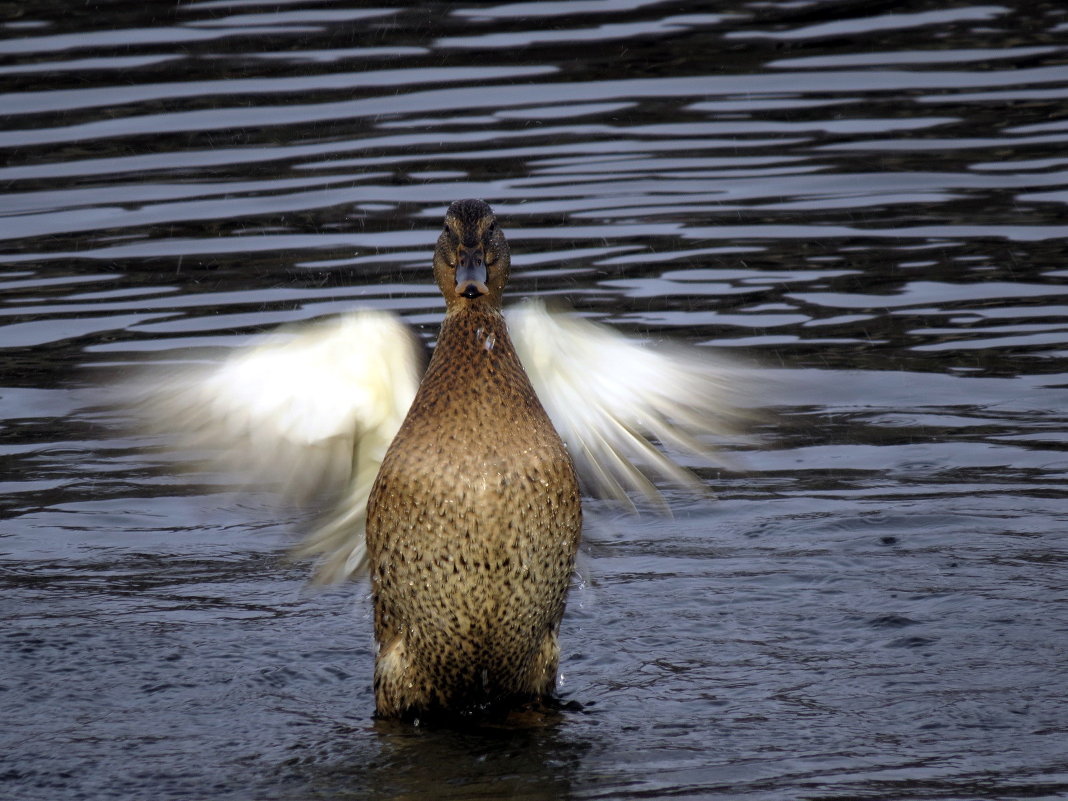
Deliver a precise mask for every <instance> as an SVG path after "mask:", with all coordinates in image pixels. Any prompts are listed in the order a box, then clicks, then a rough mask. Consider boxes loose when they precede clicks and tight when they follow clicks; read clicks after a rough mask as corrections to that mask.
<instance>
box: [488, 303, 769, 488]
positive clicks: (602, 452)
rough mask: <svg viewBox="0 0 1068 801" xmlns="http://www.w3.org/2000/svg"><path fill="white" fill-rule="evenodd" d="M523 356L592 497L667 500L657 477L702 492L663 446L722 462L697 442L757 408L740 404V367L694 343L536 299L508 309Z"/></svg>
mask: <svg viewBox="0 0 1068 801" xmlns="http://www.w3.org/2000/svg"><path fill="white" fill-rule="evenodd" d="M507 316H508V327H509V331H510V332H511V335H512V340H513V343H514V344H515V347H516V350H517V352H518V353H519V358H520V361H521V362H522V363H523V367H524V369H526V371H527V374H528V375H529V376H530V380H531V383H532V384H533V385H534V390H535V392H537V394H538V398H539V399H540V400H541V402H542V405H543V406H544V407H545V411H546V412H547V413H548V414H549V417H550V418H551V419H552V421H553V425H554V426H556V430H557V432H558V433H559V434H560V436H561V438H562V439H563V440H564V442H566V443H567V446H568V449H569V450H570V452H571V456H572V458H573V459H574V460H575V465H576V467H577V468H578V470H579V473H580V475H581V476H582V478H583V481H584V483H585V485H586V491H587V492H590V493H591V494H594V495H600V496H609V497H613V498H617V499H619V500H622V501H624V502H626V503H630V499H629V496H628V493H631V492H634V493H639V494H641V495H643V496H645V498H647V499H648V500H650V501H652V502H653V503H656V504H658V505H664V502H663V498H662V497H661V495H660V492H659V490H657V488H656V486H655V485H654V484H653V482H652V480H651V479H653V478H659V479H662V480H665V479H666V480H667V481H669V482H672V483H675V484H678V485H681V486H684V487H689V488H693V489H702V488H703V485H702V484H701V481H700V479H698V478H697V476H695V475H693V473H691V472H690V471H689V470H687V469H685V468H683V467H682V466H680V465H679V464H678V463H676V462H675V461H674V460H672V459H671V458H670V457H668V456H667V455H666V454H665V453H664V452H663V451H662V450H660V449H659V448H658V447H657V446H656V444H654V443H656V442H658V443H660V444H661V445H662V446H668V447H670V448H675V449H678V450H681V451H683V452H687V453H690V454H696V455H698V456H700V457H702V458H703V459H705V460H708V461H712V462H716V463H720V464H726V462H727V460H726V459H724V458H723V457H722V456H721V455H720V454H718V453H717V451H716V449H715V448H714V447H713V446H712V445H710V444H707V443H706V442H704V441H702V439H699V437H703V436H705V435H712V436H731V435H736V434H737V432H738V427H739V426H738V424H740V423H742V422H743V421H745V420H746V419H749V418H752V417H753V415H752V413H751V412H749V411H748V410H746V409H744V408H742V407H741V404H743V403H745V402H746V400H747V398H748V395H749V391H748V388H747V382H746V381H745V380H744V378H743V374H744V370H742V369H741V368H740V367H738V366H737V365H735V364H734V363H733V362H731V361H729V360H727V359H724V358H722V357H717V356H715V355H713V354H712V353H709V352H706V351H704V350H702V349H697V348H685V347H682V346H678V345H674V346H658V347H651V346H644V345H642V344H640V343H638V342H635V341H634V340H631V339H628V338H627V337H625V336H623V335H622V334H620V333H618V332H616V331H613V330H612V329H610V328H608V327H606V326H603V325H598V324H596V323H592V322H590V321H588V320H583V319H582V318H579V317H576V316H574V315H572V314H566V313H557V312H551V311H549V310H548V309H546V307H545V306H544V304H542V303H540V302H536V301H532V302H528V303H525V304H523V305H521V306H519V307H517V308H515V309H512V310H509V312H508V313H507Z"/></svg>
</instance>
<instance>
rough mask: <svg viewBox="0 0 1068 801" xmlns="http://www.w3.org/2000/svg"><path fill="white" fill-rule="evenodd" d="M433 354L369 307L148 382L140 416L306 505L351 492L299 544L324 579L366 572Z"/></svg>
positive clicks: (138, 401) (142, 386)
mask: <svg viewBox="0 0 1068 801" xmlns="http://www.w3.org/2000/svg"><path fill="white" fill-rule="evenodd" d="M423 361H424V359H423V352H422V346H421V344H420V343H419V341H418V339H417V337H416V336H415V334H414V333H413V332H412V331H410V330H409V329H408V327H407V326H405V325H404V324H403V323H402V322H401V321H400V320H399V319H397V318H396V317H395V316H393V315H391V314H388V313H384V312H377V311H370V310H364V311H359V312H355V313H352V314H347V315H344V316H340V317H335V318H331V319H328V320H325V321H322V322H316V323H311V324H305V325H298V326H293V327H292V328H289V329H283V330H281V331H280V332H278V333H276V334H272V335H271V336H269V337H268V338H266V339H265V340H263V341H261V343H260V344H257V345H255V346H253V347H251V348H247V349H242V350H241V351H240V352H238V353H236V354H234V355H233V356H231V357H229V358H228V359H226V360H225V361H223V362H222V363H219V364H210V365H198V366H195V367H187V368H177V369H172V370H170V371H169V372H167V373H155V374H153V375H152V376H149V377H148V378H143V379H141V380H140V381H139V382H138V383H137V384H136V386H135V387H134V389H133V393H134V396H133V398H132V401H133V404H134V406H135V409H136V410H137V411H139V412H140V413H141V415H142V417H143V419H145V421H146V422H147V423H148V425H149V427H150V428H151V429H152V430H154V431H156V432H159V433H168V434H173V435H175V437H176V441H177V444H178V445H179V446H180V447H182V448H183V449H187V450H195V451H200V452H203V454H204V455H205V458H206V459H207V460H208V461H209V462H213V463H215V464H216V465H219V466H222V467H224V468H226V469H229V470H234V471H237V472H239V473H243V474H245V475H247V476H248V477H249V479H250V480H255V481H257V482H264V483H267V484H270V485H272V486H274V487H276V488H277V489H278V490H279V491H280V492H282V493H283V494H284V495H285V496H286V497H287V498H289V499H291V500H297V501H306V500H308V499H310V498H312V497H314V496H316V495H319V494H321V493H324V492H334V493H336V492H337V491H338V490H339V489H341V488H344V490H343V495H342V496H341V499H340V501H339V503H338V504H337V508H336V510H335V512H334V514H333V515H332V516H331V517H330V518H328V519H327V520H326V522H325V523H324V524H323V525H322V526H321V527H320V528H319V529H318V530H316V531H315V532H313V533H312V534H311V535H310V536H309V537H308V538H307V539H305V540H304V541H303V542H302V543H301V544H300V545H299V546H298V547H297V553H298V554H299V555H301V556H309V555H315V556H320V557H321V560H320V564H319V566H318V569H317V572H316V576H315V581H316V582H321V583H329V582H334V581H341V580H343V579H345V578H347V577H349V576H350V575H352V574H354V573H356V572H358V571H359V570H361V569H362V568H363V567H364V564H365V561H366V550H365V545H364V523H365V519H366V510H367V496H368V495H369V493H370V491H371V484H372V483H373V482H374V479H375V476H376V475H377V474H378V468H379V466H380V465H381V463H382V458H383V456H384V455H385V452H386V448H387V447H388V446H389V443H390V442H391V441H392V440H393V437H394V436H395V435H396V433H397V429H398V428H400V424H401V422H402V421H403V420H404V416H405V414H407V412H408V407H409V406H410V405H411V402H412V398H414V397H415V391H416V388H417V387H418V385H419V377H420V375H421V374H422V368H423Z"/></svg>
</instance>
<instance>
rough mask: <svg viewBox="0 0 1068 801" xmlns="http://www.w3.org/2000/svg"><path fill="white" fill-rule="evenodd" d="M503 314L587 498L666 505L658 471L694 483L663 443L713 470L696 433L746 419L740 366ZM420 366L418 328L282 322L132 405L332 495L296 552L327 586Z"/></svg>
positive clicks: (276, 475)
mask: <svg viewBox="0 0 1068 801" xmlns="http://www.w3.org/2000/svg"><path fill="white" fill-rule="evenodd" d="M507 317H508V322H509V327H510V331H511V337H512V340H513V342H514V344H515V347H516V350H517V352H518V353H519V357H520V360H521V361H522V363H523V366H524V368H525V369H526V371H527V373H528V374H529V376H530V379H531V383H532V384H533V385H534V389H535V391H536V392H537V394H538V397H539V398H540V400H541V402H542V405H543V406H544V407H545V410H546V412H548V414H549V416H550V418H551V419H552V421H553V424H554V425H555V426H556V429H557V431H558V432H559V433H560V436H561V437H562V438H563V439H564V441H565V442H566V443H567V445H568V448H569V450H570V452H571V454H572V457H573V458H574V459H575V463H576V467H577V468H578V469H579V472H580V474H581V475H582V476H583V478H584V483H585V485H586V490H587V491H588V492H589V493H591V494H594V495H602V496H609V497H614V498H617V499H619V500H622V501H624V502H626V503H631V500H630V497H629V496H630V493H639V494H641V495H643V496H644V497H645V498H647V499H649V500H650V501H652V502H654V503H657V504H660V505H663V498H662V497H661V495H660V492H659V490H658V489H657V487H656V485H655V484H654V483H653V480H654V479H656V480H661V481H662V480H667V481H669V482H673V483H675V484H678V485H681V486H685V487H689V488H691V489H697V490H700V489H702V488H703V484H702V482H701V481H700V479H698V478H697V477H696V476H694V475H693V474H692V473H690V472H689V471H688V470H686V469H685V468H683V467H682V466H680V465H679V464H678V463H677V462H675V461H674V460H673V459H672V458H670V457H669V456H668V455H667V454H665V453H664V452H663V451H662V450H661V447H662V446H664V445H666V446H668V447H671V448H674V449H678V450H681V451H683V452H687V453H690V454H696V455H698V456H700V457H702V458H704V459H706V460H709V461H716V462H720V463H723V462H724V460H723V459H722V458H721V457H719V456H718V454H717V452H716V451H715V449H714V447H712V446H711V445H710V444H708V443H707V442H705V441H704V440H702V439H700V437H705V436H706V435H712V436H716V435H729V434H732V433H734V430H735V424H736V423H738V422H741V421H742V420H744V419H745V418H747V417H749V416H750V415H749V413H748V412H747V411H745V410H743V409H742V408H740V407H739V406H738V405H737V404H739V403H741V402H743V401H744V399H745V398H746V391H745V390H746V384H745V382H744V381H743V378H742V376H743V374H744V370H741V369H739V368H737V367H736V366H735V365H734V364H733V363H732V362H730V361H728V360H726V359H723V358H721V357H717V356H714V355H713V354H711V353H709V352H707V351H705V350H703V349H697V348H688V349H687V348H682V347H680V346H662V347H651V346H646V345H643V344H640V343H638V342H635V341H633V340H631V339H628V338H627V337H625V336H623V335H621V334H619V333H617V332H615V331H613V330H612V329H610V328H608V327H606V326H603V325H598V324H595V323H591V322H589V321H587V320H583V319H581V318H579V317H576V316H574V315H571V314H564V313H556V312H550V311H548V310H547V309H546V308H545V306H544V305H543V304H542V303H539V302H529V303H526V304H523V305H521V306H519V307H518V308H515V309H512V310H509V311H508V312H507ZM422 370H423V354H422V348H421V346H420V344H419V342H418V339H417V338H416V336H415V334H414V333H413V332H412V331H411V330H410V329H409V328H408V327H407V326H405V325H404V324H403V323H402V322H401V321H400V320H398V319H397V318H396V317H395V316H393V315H391V314H387V313H384V312H377V311H368V310H365V311H358V312H354V313H352V314H347V315H343V316H339V317H334V318H330V319H327V320H324V321H320V322H314V323H310V324H302V325H297V326H293V327H291V328H288V329H282V330H280V331H279V332H277V333H275V334H272V335H270V336H268V337H266V338H264V339H263V340H261V341H260V342H259V343H258V344H255V345H254V346H252V347H250V348H245V349H242V350H240V351H239V352H237V353H235V354H234V355H233V356H231V357H229V358H228V359H225V360H224V361H222V362H221V363H213V364H201V365H197V366H194V367H185V368H180V369H177V370H174V369H172V370H170V371H169V372H166V373H157V374H154V375H153V376H150V377H148V378H143V379H141V380H140V381H138V382H137V384H136V385H135V386H134V397H133V399H132V400H133V404H134V405H135V406H136V407H137V408H139V410H140V411H141V412H142V414H143V416H144V418H145V419H146V420H147V422H148V423H149V425H150V427H151V428H152V429H154V430H157V431H161V432H168V433H172V434H176V435H177V436H178V439H179V444H180V445H181V446H182V447H184V448H186V449H190V450H197V451H202V452H204V453H207V454H209V455H210V457H211V459H212V461H214V462H216V463H217V464H218V465H220V466H222V467H224V468H226V469H229V470H234V471H237V472H239V473H243V474H245V475H246V476H248V478H249V479H250V480H255V481H258V482H261V483H269V484H272V485H274V486H276V487H277V488H278V489H279V491H280V492H282V493H283V494H284V496H286V497H287V498H290V499H293V500H298V501H301V500H304V501H306V500H308V499H310V498H312V497H315V496H318V495H323V494H331V493H332V494H333V501H334V503H333V507H332V508H333V512H332V513H331V514H330V515H329V516H328V517H327V518H326V519H325V520H324V521H321V524H320V525H319V527H318V528H317V529H316V530H315V531H313V532H312V533H311V534H310V535H308V536H307V537H306V538H305V539H304V540H303V541H302V542H301V543H300V544H299V545H298V546H297V547H296V549H295V551H296V553H297V554H298V555H300V556H315V557H318V558H319V562H318V565H317V568H316V573H315V577H314V581H315V582H316V583H321V584H327V583H333V582H339V581H343V580H345V579H348V578H351V577H353V576H355V575H357V574H358V573H360V572H361V571H362V570H363V569H364V568H365V566H366V559H367V552H366V545H365V524H366V515H367V499H368V496H369V494H370V491H371V486H372V484H373V483H374V480H375V477H376V476H377V475H378V470H379V468H380V466H381V464H382V459H383V457H384V456H385V452H386V449H387V448H388V447H389V444H390V442H392V440H393V437H394V436H395V435H396V433H397V430H398V429H399V428H400V425H401V423H402V422H403V420H404V416H405V415H406V414H407V411H408V408H409V406H410V405H411V402H412V399H413V398H414V397H415V392H416V389H417V388H418V384H419V379H420V377H421V375H422ZM128 400H130V399H129V398H128Z"/></svg>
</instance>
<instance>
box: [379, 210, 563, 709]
mask: <svg viewBox="0 0 1068 801" xmlns="http://www.w3.org/2000/svg"><path fill="white" fill-rule="evenodd" d="M483 264H484V268H483ZM508 269H509V257H508V246H507V243H506V242H505V240H504V236H503V234H501V232H500V230H499V229H498V228H497V226H496V221H495V219H494V217H493V213H492V211H491V210H490V208H489V206H487V205H486V204H485V203H482V202H481V201H457V202H456V203H454V204H453V205H452V206H450V208H449V211H448V213H447V215H446V225H445V230H444V231H443V232H442V234H441V237H440V238H439V240H438V245H437V249H436V250H435V254H434V272H435V277H436V279H437V281H438V285H439V286H440V287H441V290H442V294H443V295H444V296H445V300H446V305H447V311H446V317H445V320H444V322H443V323H442V327H441V332H440V335H439V338H438V343H437V347H436V349H435V351H434V356H433V358H432V360H431V362H430V365H429V367H428V368H427V371H426V374H425V376H424V377H423V380H422V383H421V384H420V387H419V391H418V393H417V395H416V398H415V400H414V402H413V403H412V406H411V409H410V410H409V412H408V416H407V418H406V419H405V421H404V424H403V425H402V426H401V429H400V431H399V432H398V434H397V436H396V438H395V439H394V441H393V443H392V444H391V445H390V448H389V450H388V452H387V453H386V457H385V460H384V461H383V464H382V468H381V470H380V472H379V474H378V478H377V480H376V482H375V485H374V488H373V489H372V491H371V496H370V501H369V503H368V516H367V548H368V554H369V557H370V567H371V581H372V592H373V596H374V612H375V638H376V640H377V642H378V649H379V650H378V655H377V659H376V664H375V700H376V711H377V714H378V715H379V716H380V717H401V718H413V717H420V716H433V715H435V714H444V715H463V714H467V713H471V712H477V711H480V710H484V709H487V708H499V707H502V706H507V705H509V704H512V703H517V702H520V701H523V700H527V699H531V698H544V697H548V696H550V695H551V693H552V691H553V689H554V686H555V682H556V670H557V663H558V655H559V648H558V645H557V639H556V637H557V630H558V628H559V624H560V618H561V617H562V615H563V612H564V603H565V598H566V595H567V589H568V585H569V583H570V577H571V573H572V570H573V567H574V558H575V551H576V548H577V546H578V540H579V532H580V529H581V509H580V501H579V491H578V483H577V480H576V477H575V470H574V467H573V466H572V463H571V459H570V457H569V456H568V453H567V450H566V449H565V448H564V445H563V443H562V442H561V440H560V438H559V436H558V435H557V433H556V431H555V430H554V429H553V426H552V423H550V421H549V418H548V416H547V415H546V414H545V412H544V410H543V409H542V407H541V404H540V403H539V401H538V398H537V396H536V395H535V394H534V390H533V388H532V387H531V385H530V381H529V380H528V378H527V376H526V373H525V372H524V371H523V367H522V365H521V364H520V362H519V358H518V357H517V356H516V353H515V350H514V349H513V347H512V343H511V341H510V340H509V338H508V331H507V328H506V326H505V322H504V318H503V316H502V315H501V311H500V304H501V292H502V290H503V288H504V284H505V282H506V280H507V277H508ZM471 275H474V276H475V278H473V279H471V281H468V282H467V283H464V282H463V281H461V280H459V279H460V278H462V277H466V278H470V276H471ZM480 277H484V279H485V280H484V282H482V283H479V281H480V280H481V278H480ZM472 281H473V282H474V283H475V284H476V285H478V287H479V288H478V289H477V290H474V289H471V288H470V285H471V282H472ZM465 287H466V290H465ZM465 292H466V295H467V296H465V294H462V293H465Z"/></svg>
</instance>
